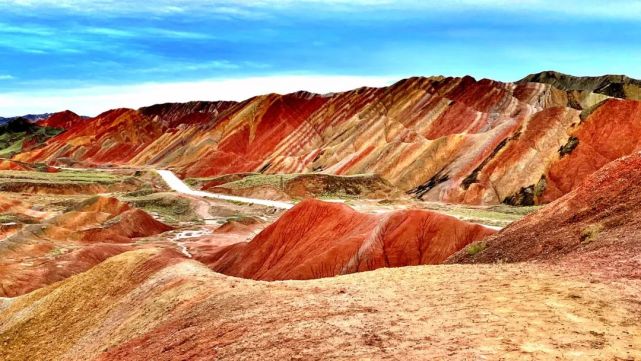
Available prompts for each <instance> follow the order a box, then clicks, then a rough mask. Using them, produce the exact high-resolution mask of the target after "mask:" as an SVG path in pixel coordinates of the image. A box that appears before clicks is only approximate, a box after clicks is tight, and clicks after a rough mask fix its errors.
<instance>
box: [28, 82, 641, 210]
mask: <svg viewBox="0 0 641 361" xmlns="http://www.w3.org/2000/svg"><path fill="white" fill-rule="evenodd" d="M599 84H601V83H599ZM577 92H578V93H577ZM579 93H580V94H579ZM603 99H607V95H604V94H596V93H592V92H591V91H590V90H589V89H588V90H584V91H579V90H576V89H574V88H572V89H571V90H560V89H557V88H555V87H553V86H552V85H549V84H542V83H528V82H525V81H523V82H519V83H517V84H514V83H502V82H497V81H493V80H488V79H482V80H475V79H473V78H471V77H463V78H443V77H433V78H410V79H405V80H402V81H400V82H398V83H396V84H394V85H392V86H389V87H386V88H360V89H356V90H352V91H348V92H343V93H335V94H328V95H318V94H310V93H306V92H298V93H293V94H287V95H277V94H268V95H263V96H258V97H254V98H251V99H248V100H246V101H243V102H240V103H235V102H192V103H184V104H160V105H155V106H151V107H147V108H142V109H140V110H138V111H136V110H131V109H116V110H111V111H108V112H105V113H103V114H101V115H99V116H97V117H95V118H93V119H89V120H86V121H82V122H76V124H75V125H73V126H72V127H71V128H70V129H69V130H68V131H67V132H65V133H63V134H60V135H58V136H56V137H54V138H52V139H50V140H49V141H48V142H47V144H46V145H45V146H44V147H42V148H39V149H36V150H33V151H30V152H26V153H23V154H19V155H18V156H16V159H18V160H24V161H30V162H36V161H38V162H48V163H66V162H70V163H74V162H80V163H82V164H85V165H101V164H130V165H134V166H142V165H152V166H154V167H158V168H167V167H171V168H173V169H175V170H177V171H178V172H179V173H180V174H181V175H183V176H189V177H201V176H216V175H223V174H230V173H244V172H261V173H272V174H275V173H311V172H322V173H327V174H336V175H353V174H364V173H370V174H377V175H379V176H381V177H382V178H384V179H386V180H387V181H389V182H391V183H392V184H393V185H395V186H396V187H398V188H400V189H401V190H402V191H407V192H410V193H411V194H413V195H415V196H416V197H418V198H421V199H425V200H441V201H449V202H463V203H471V204H493V203H500V202H506V203H513V204H534V203H543V202H548V201H551V200H554V199H556V198H558V197H560V196H562V195H563V194H565V193H567V192H569V191H570V190H572V189H573V187H574V186H575V184H574V183H575V181H574V178H573V179H569V177H568V176H564V175H563V170H567V169H568V166H567V164H566V163H569V162H574V160H575V159H576V160H577V162H576V163H573V164H572V166H571V168H572V169H573V170H574V171H578V172H579V176H578V177H576V179H578V180H580V179H582V178H583V177H585V176H587V175H589V174H590V173H591V172H593V171H594V170H596V169H598V167H600V166H601V165H603V164H605V162H606V161H608V160H612V159H614V158H613V157H616V156H621V155H625V154H629V153H630V152H631V151H633V150H634V149H636V145H635V143H634V140H633V139H632V138H630V137H629V136H624V134H619V135H620V136H617V139H616V142H612V141H610V142H607V141H606V140H605V139H606V138H608V137H609V134H610V132H609V131H608V129H614V128H616V129H628V130H630V131H632V130H635V129H636V128H635V127H636V125H635V124H636V123H638V119H639V117H638V113H637V112H636V110H635V109H638V107H639V106H638V104H639V103H637V102H635V101H632V100H626V101H616V100H611V101H606V102H605V103H604V104H603V105H602V106H600V107H598V108H597V109H596V110H594V109H593V106H594V105H595V104H597V103H599V102H600V101H602V100H603ZM591 112H592V113H591ZM590 113H591V114H590ZM610 118H614V120H612V122H611V123H609V124H611V125H603V124H605V119H610ZM619 125H620V126H621V127H619ZM609 127H610V128H609ZM613 127H614V128H613ZM576 139H578V146H576V149H575V147H574V146H575V145H576V144H577V140H576ZM594 142H597V143H598V144H596V143H595V144H593V145H592V146H590V147H592V148H593V147H594V146H596V147H597V148H594V149H591V148H590V147H588V144H592V143H594ZM619 142H622V144H625V145H624V146H619V145H617V144H619ZM615 143H616V144H615ZM604 147H605V148H607V149H608V150H606V151H605V152H604V151H603V148H604ZM574 151H576V152H577V154H576V155H573V153H574ZM595 154H597V155H599V157H600V159H599V160H597V161H595V162H593V163H591V164H590V165H588V164H587V162H586V160H585V159H587V158H589V157H591V156H594V155H595ZM586 157H587V158H586ZM572 173H574V172H572ZM564 178H565V179H564Z"/></svg>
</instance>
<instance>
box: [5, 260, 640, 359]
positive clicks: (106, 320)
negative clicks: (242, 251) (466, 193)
mask: <svg viewBox="0 0 641 361" xmlns="http://www.w3.org/2000/svg"><path fill="white" fill-rule="evenodd" d="M621 287H623V286H621V284H618V283H610V284H605V283H600V282H599V281H596V280H590V279H587V278H586V277H583V276H580V275H571V274H570V273H569V272H568V271H567V270H561V269H557V268H550V267H547V266H542V265H533V264H532V265H527V264H515V265H485V266H478V265H476V266H467V265H450V266H429V267H425V266H422V267H405V268H401V269H384V270H377V271H373V272H365V273H360V274H355V275H349V276H342V277H337V278H328V279H321V280H314V281H305V282H292V281H287V282H273V283H265V282H256V281H250V280H242V279H236V278H232V277H227V276H223V275H219V274H216V273H214V272H212V271H210V270H209V269H207V268H205V267H204V266H202V265H201V264H199V263H197V262H194V261H188V260H183V259H180V258H177V257H176V255H175V254H173V253H167V252H160V251H156V250H142V251H134V252H127V253H124V254H122V255H119V256H116V257H113V258H111V259H109V260H107V261H105V262H103V263H102V264H100V265H98V266H96V267H94V268H93V269H91V270H89V271H87V272H85V273H82V274H79V275H77V276H74V277H72V278H69V279H68V280H66V281H63V282H61V283H58V284H55V285H52V286H50V287H47V288H44V289H42V290H38V291H36V292H33V293H30V294H28V295H25V296H23V297H19V298H16V299H13V300H11V301H9V302H7V301H0V302H4V303H5V304H4V306H0V309H2V308H3V307H4V310H3V312H2V313H0V343H1V344H2V345H3V347H2V348H0V358H2V359H7V360H26V359H29V360H50V359H60V360H75V359H87V360H89V359H101V360H122V359H132V360H137V359H140V360H142V359H144V360H149V359H153V360H172V359H184V360H206V359H212V358H214V357H216V358H219V359H246V358H247V357H249V355H251V357H252V358H254V357H255V358H262V359H296V358H299V359H354V358H369V359H408V358H409V359H426V358H428V359H429V358H432V359H439V358H440V359H442V358H450V359H469V358H479V357H487V358H488V359H498V358H500V357H505V358H509V359H522V358H527V357H531V358H533V359H541V358H548V359H549V358H555V357H560V358H563V359H606V360H610V359H615V358H623V359H628V358H638V357H641V351H639V350H641V337H640V336H639V335H641V327H640V326H639V324H640V323H639V321H640V320H639V315H640V314H641V313H639V304H638V303H634V302H632V301H631V300H632V295H634V294H637V295H638V294H639V293H638V292H639V290H641V287H639V285H638V284H636V283H628V284H627V286H625V288H624V289H621ZM0 304H2V303H0Z"/></svg>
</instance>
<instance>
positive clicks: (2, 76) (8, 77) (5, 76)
mask: <svg viewBox="0 0 641 361" xmlns="http://www.w3.org/2000/svg"><path fill="white" fill-rule="evenodd" d="M13 79H15V77H14V76H13V75H9V74H0V80H13Z"/></svg>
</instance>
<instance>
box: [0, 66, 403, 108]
mask: <svg viewBox="0 0 641 361" xmlns="http://www.w3.org/2000/svg"><path fill="white" fill-rule="evenodd" d="M396 80H398V78H397V77H369V76H320V75H319V76H303V75H285V76H265V77H253V78H240V79H210V80H203V81H196V82H180V83H145V84H138V85H125V86H96V87H87V88H78V89H69V90H55V89H43V90H38V91H30V92H21V93H5V94H0V111H2V113H3V114H0V116H11V115H16V114H27V113H46V112H54V111H61V110H65V109H70V110H72V111H74V112H76V113H78V114H82V115H89V116H93V115H97V114H99V113H101V112H103V111H105V110H108V109H113V108H123V107H126V108H139V107H142V106H146V105H152V104H157V103H165V102H186V101H192V100H237V101H240V100H244V99H247V98H250V97H252V96H255V95H260V94H267V93H281V94H285V93H291V92H295V91H298V90H307V91H311V92H315V93H321V94H324V93H329V92H337V91H345V90H350V89H354V88H358V87H361V86H385V85H389V84H392V83H393V82H394V81H396Z"/></svg>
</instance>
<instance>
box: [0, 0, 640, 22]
mask: <svg viewBox="0 0 641 361" xmlns="http://www.w3.org/2000/svg"><path fill="white" fill-rule="evenodd" d="M309 6H317V7H318V8H320V9H322V10H323V11H326V12H332V11H345V12H350V11H353V10H354V9H357V8H360V9H362V10H377V9H378V10H380V9H393V10H407V11H421V10H429V11H466V10H474V9H477V10H478V9H481V10H483V9H486V10H499V11H524V12H525V11H527V12H536V13H547V14H569V15H574V16H590V17H614V18H625V19H638V18H639V15H641V2H640V1H635V0H609V1H602V0H566V1H558V0H453V1H442V0H423V1H420V2H417V1H414V0H244V1H242V2H241V1H237V0H191V1H175V0H147V1H144V2H138V1H135V2H134V1H131V2H129V1H121V0H101V1H93V0H5V1H3V2H2V4H0V7H3V8H4V9H5V10H7V11H20V9H22V10H24V9H25V8H27V9H31V10H34V9H46V8H48V9H60V10H64V11H70V12H78V13H85V14H87V13H99V14H101V15H114V14H125V15H127V14H154V15H163V14H164V15H172V14H173V15H175V14H187V13H191V14H198V13H201V14H220V15H228V16H234V17H255V16H261V15H265V14H268V13H269V12H271V11H273V10H279V9H280V10H282V9H294V8H299V9H306V8H308V7H309Z"/></svg>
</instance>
